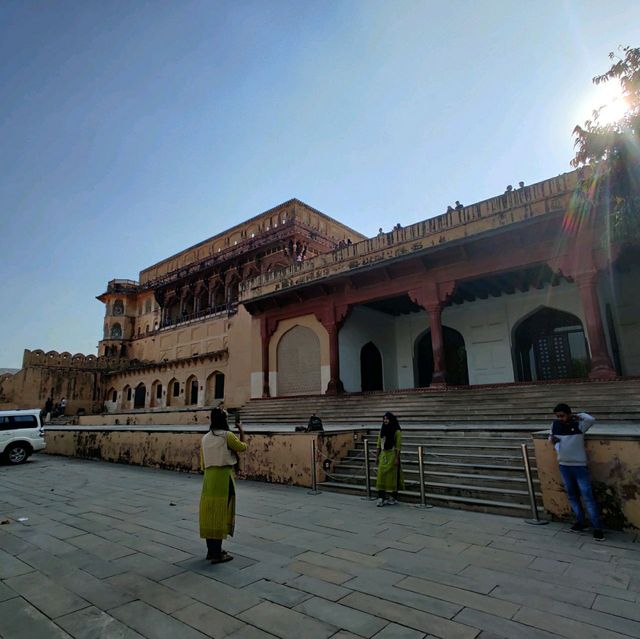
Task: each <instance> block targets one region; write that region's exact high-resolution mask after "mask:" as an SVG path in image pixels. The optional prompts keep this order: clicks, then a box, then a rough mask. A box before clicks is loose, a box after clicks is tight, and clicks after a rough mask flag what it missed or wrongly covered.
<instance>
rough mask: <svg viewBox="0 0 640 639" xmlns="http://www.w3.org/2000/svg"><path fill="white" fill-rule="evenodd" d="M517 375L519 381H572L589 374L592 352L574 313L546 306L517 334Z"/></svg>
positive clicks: (531, 317) (515, 335)
mask: <svg viewBox="0 0 640 639" xmlns="http://www.w3.org/2000/svg"><path fill="white" fill-rule="evenodd" d="M513 342H514V347H515V360H516V376H517V379H518V381H520V382H531V381H537V380H549V379H573V378H580V377H587V375H588V374H589V350H588V347H587V340H586V337H585V334H584V329H583V328H582V322H581V321H580V319H579V318H578V317H576V316H575V315H573V314H572V313H566V312H565V311H558V310H556V309H554V308H549V307H547V306H545V307H543V308H540V309H538V310H537V311H535V312H534V313H532V314H531V315H529V316H528V317H526V318H525V319H524V320H522V321H521V322H520V323H519V324H518V325H517V327H516V329H515V332H514V340H513Z"/></svg>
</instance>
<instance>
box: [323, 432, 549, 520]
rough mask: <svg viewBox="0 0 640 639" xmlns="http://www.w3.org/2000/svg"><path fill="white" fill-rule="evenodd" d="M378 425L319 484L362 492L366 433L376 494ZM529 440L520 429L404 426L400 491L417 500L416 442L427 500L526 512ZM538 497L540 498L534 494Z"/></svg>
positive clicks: (512, 513) (475, 507)
mask: <svg viewBox="0 0 640 639" xmlns="http://www.w3.org/2000/svg"><path fill="white" fill-rule="evenodd" d="M376 437H377V431H366V434H364V433H363V437H362V438H361V440H360V441H359V442H358V443H357V444H356V445H355V446H354V447H353V448H352V449H351V450H350V451H349V454H348V455H347V456H346V457H345V458H343V459H342V460H340V461H338V462H336V463H335V464H333V465H332V468H331V470H329V471H328V479H327V481H325V482H322V483H321V484H320V486H319V487H320V489H321V490H337V491H341V492H350V493H354V494H362V495H364V494H365V493H366V483H365V467H364V441H363V440H364V439H365V438H369V442H370V451H369V468H370V476H371V486H372V489H371V490H372V494H373V495H375V477H376V470H377V469H376V463H375V450H374V449H375V442H376ZM524 443H526V444H531V437H530V435H529V434H528V433H527V432H526V431H523V430H520V431H507V430H501V431H488V430H474V431H468V430H407V431H403V445H402V467H403V472H404V479H405V490H404V491H401V493H400V494H401V497H402V499H403V500H407V501H416V502H417V501H419V499H420V483H419V470H418V446H422V447H423V456H424V457H423V458H424V475H425V493H426V500H427V503H429V504H433V505H437V506H447V507H452V508H465V509H472V510H480V511H483V512H493V513H500V514H507V515H518V516H527V515H528V513H529V512H530V506H529V494H528V491H527V484H526V479H525V474H524V468H523V461H522V450H521V447H520V445H521V444H524ZM528 452H529V461H530V464H531V468H532V474H533V481H534V488H536V489H537V488H538V480H537V474H536V464H535V457H534V455H533V446H531V445H530V446H529V450H528ZM538 503H539V504H540V503H541V498H540V495H538Z"/></svg>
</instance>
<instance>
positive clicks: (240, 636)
mask: <svg viewBox="0 0 640 639" xmlns="http://www.w3.org/2000/svg"><path fill="white" fill-rule="evenodd" d="M225 639H277V638H276V636H275V635H272V634H271V633H269V632H265V631H264V630H260V629H259V628H256V627H255V626H249V625H248V624H245V625H244V626H243V627H242V628H240V630H236V631H235V632H232V633H231V634H230V635H227V636H226V637H225ZM300 639H302V638H300Z"/></svg>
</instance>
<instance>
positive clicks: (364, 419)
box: [241, 379, 640, 428]
mask: <svg viewBox="0 0 640 639" xmlns="http://www.w3.org/2000/svg"><path fill="white" fill-rule="evenodd" d="M560 401H566V402H567V403H569V404H570V405H571V406H572V407H573V408H574V409H576V410H587V411H588V412H590V413H592V414H594V415H595V416H596V418H597V419H598V421H600V422H603V421H605V422H614V423H618V422H622V423H624V422H640V379H625V380H615V381H606V382H605V381H596V382H586V381H585V382H563V383H549V384H514V385H504V386H495V387H463V388H450V389H446V390H431V389H417V390H411V391H397V392H387V393H385V392H376V393H366V394H362V393H357V394H346V395H343V396H340V397H333V396H327V395H314V396H300V397H285V398H274V399H255V400H251V401H250V402H248V403H247V404H246V405H245V406H244V407H243V408H242V409H241V416H242V420H243V422H244V423H245V424H246V425H249V426H251V425H252V424H260V425H269V424H274V425H277V424H295V425H301V424H306V422H307V420H308V418H309V415H311V413H314V412H315V413H316V414H318V415H319V416H320V417H321V418H322V420H323V421H324V422H325V424H332V425H343V426H345V427H351V426H360V425H372V424H376V425H377V424H379V423H380V421H381V417H382V414H383V413H384V412H385V411H386V410H391V411H392V412H394V413H395V414H396V415H397V416H398V419H399V420H400V423H401V424H402V425H403V426H404V425H407V426H420V427H422V426H428V425H429V424H433V425H437V424H445V423H446V424H447V426H448V427H449V428H453V427H456V426H461V427H471V426H479V425H481V424H489V425H502V426H504V425H507V424H521V425H524V424H531V425H532V426H534V425H535V426H537V427H540V425H541V424H548V423H549V422H550V419H551V417H552V414H551V412H552V409H553V406H554V405H555V404H556V403H558V402H560Z"/></svg>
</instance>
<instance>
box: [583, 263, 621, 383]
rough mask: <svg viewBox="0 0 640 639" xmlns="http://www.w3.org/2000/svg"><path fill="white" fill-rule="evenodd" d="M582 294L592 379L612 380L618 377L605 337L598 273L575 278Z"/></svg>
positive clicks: (592, 272)
mask: <svg viewBox="0 0 640 639" xmlns="http://www.w3.org/2000/svg"><path fill="white" fill-rule="evenodd" d="M574 280H575V283H576V285H577V287H578V291H579V293H580V301H581V302H582V310H583V312H584V318H585V323H586V328H587V337H588V338H589V347H590V349H591V372H590V373H589V377H590V378H591V379H612V378H614V377H617V373H616V371H615V368H614V366H613V364H612V362H611V358H610V357H609V351H608V350H607V341H606V339H605V335H604V327H603V325H602V317H601V315H600V303H599V301H598V289H597V284H598V272H597V271H595V270H594V271H590V272H588V273H580V274H578V275H576V276H575V277H574Z"/></svg>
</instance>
